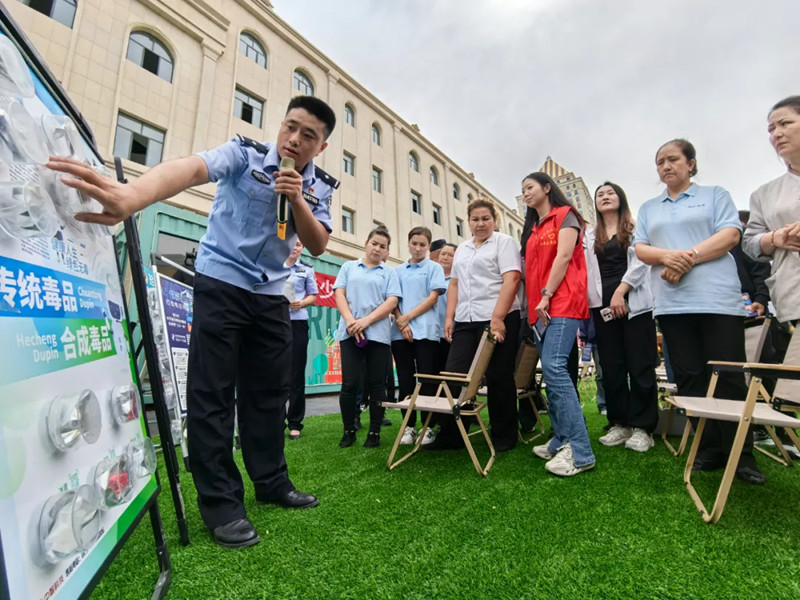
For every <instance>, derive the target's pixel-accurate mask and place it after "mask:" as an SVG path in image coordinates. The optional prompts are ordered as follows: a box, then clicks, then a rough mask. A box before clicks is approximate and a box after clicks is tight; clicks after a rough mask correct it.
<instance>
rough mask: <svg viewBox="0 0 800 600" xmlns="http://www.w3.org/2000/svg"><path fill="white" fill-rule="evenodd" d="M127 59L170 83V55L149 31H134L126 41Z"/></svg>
mask: <svg viewBox="0 0 800 600" xmlns="http://www.w3.org/2000/svg"><path fill="white" fill-rule="evenodd" d="M128 60H129V61H131V62H135V63H136V64H137V65H139V66H140V67H142V68H143V69H146V70H147V71H150V72H151V73H152V74H153V75H158V76H159V77H161V79H163V80H164V81H169V82H170V83H172V65H173V60H172V55H171V54H170V53H169V51H168V50H167V49H166V48H165V47H164V44H162V43H161V42H159V41H158V40H157V39H156V38H154V37H153V36H152V35H150V34H149V33H144V32H143V31H135V32H133V33H132V34H131V38H130V40H129V41H128Z"/></svg>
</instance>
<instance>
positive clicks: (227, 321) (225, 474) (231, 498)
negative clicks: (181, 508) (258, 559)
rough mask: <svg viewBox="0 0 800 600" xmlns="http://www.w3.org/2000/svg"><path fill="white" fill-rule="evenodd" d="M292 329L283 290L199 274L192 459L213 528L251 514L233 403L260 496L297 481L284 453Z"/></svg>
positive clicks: (190, 387)
mask: <svg viewBox="0 0 800 600" xmlns="http://www.w3.org/2000/svg"><path fill="white" fill-rule="evenodd" d="M291 346H292V330H291V325H290V324H289V303H288V301H287V300H286V298H285V297H284V296H282V295H281V296H265V295H260V294H253V293H251V292H249V291H247V290H244V289H241V288H238V287H236V286H233V285H230V284H228V283H225V282H223V281H220V280H217V279H214V278H211V277H207V276H204V275H202V274H200V273H198V274H196V276H195V285H194V320H193V323H192V338H191V342H190V344H189V373H188V381H187V384H186V390H187V403H188V417H187V421H188V443H189V462H190V465H191V469H192V478H193V479H194V484H195V487H197V505H198V507H199V508H200V515H201V516H202V517H203V521H204V522H205V524H206V526H207V527H209V528H211V529H213V528H214V527H218V526H219V525H224V524H225V523H229V522H230V521H233V520H236V519H241V518H243V517H244V516H245V509H244V504H243V500H244V484H243V482H242V476H241V474H240V473H239V469H238V468H237V466H236V463H235V462H234V460H233V429H234V408H236V409H238V414H239V419H238V421H239V435H240V438H241V442H242V456H243V458H244V464H245V468H246V469H247V473H248V475H249V476H250V479H252V480H253V483H254V486H255V491H256V495H257V496H258V497H259V498H265V499H268V498H273V497H276V496H280V495H282V494H284V493H286V492H288V491H291V490H293V489H294V486H293V485H292V483H291V482H290V481H289V473H288V470H287V468H286V459H285V458H284V455H283V437H284V436H283V432H284V417H285V410H286V397H287V396H288V394H289V370H290V368H291Z"/></svg>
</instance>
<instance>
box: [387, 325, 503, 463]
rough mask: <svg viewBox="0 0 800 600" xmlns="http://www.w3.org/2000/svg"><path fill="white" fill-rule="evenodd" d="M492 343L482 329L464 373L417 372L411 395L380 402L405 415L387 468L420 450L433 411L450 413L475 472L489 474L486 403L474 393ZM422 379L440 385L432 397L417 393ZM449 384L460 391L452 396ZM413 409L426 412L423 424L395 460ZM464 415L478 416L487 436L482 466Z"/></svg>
mask: <svg viewBox="0 0 800 600" xmlns="http://www.w3.org/2000/svg"><path fill="white" fill-rule="evenodd" d="M495 343H496V341H495V339H494V337H492V336H491V335H490V334H489V331H488V330H487V331H484V333H483V336H482V337H481V340H480V342H479V343H478V349H477V350H476V352H475V358H473V359H472V364H471V365H470V367H469V371H468V372H467V373H450V372H447V371H443V372H442V373H441V374H439V375H428V374H423V373H416V378H417V385H416V386H415V388H414V393H413V394H411V396H408V397H406V398H404V399H403V400H402V401H401V402H385V403H384V404H383V406H385V407H386V408H402V409H406V414H405V417H403V423H402V424H401V425H400V431H398V433H397V438H396V439H395V441H394V446H392V452H391V454H389V460H388V461H387V463H386V467H387V468H388V469H389V470H390V471H391V470H392V469H394V468H395V467H396V466H397V465H399V464H400V463H402V462H403V461H405V460H407V459H408V458H410V457H411V456H413V455H414V454H416V453H417V452H418V451H419V449H420V447H421V445H422V440H423V438H424V437H425V432H426V431H427V430H428V426H429V424H430V420H431V416H432V415H433V413H440V414H449V415H452V416H453V417H454V418H455V420H456V425H457V426H458V430H459V432H460V433H461V437H462V438H463V439H464V444H465V445H466V447H467V450H468V451H469V456H470V458H471V459H472V464H473V465H475V469H476V470H477V471H478V473H480V474H481V475H483V476H486V475H487V474H488V473H489V469H491V468H492V463H494V458H495V451H494V445H493V444H492V440H491V438H490V437H489V432H488V431H487V429H486V424H485V423H484V422H483V417H482V416H481V411H482V410H483V409H484V407H485V406H486V400H483V401H478V400H477V396H478V388H479V386H480V384H481V379H482V378H483V375H484V373H485V372H486V368H487V367H488V366H489V360H490V359H491V358H492V352H494V347H495ZM425 381H436V382H439V387H438V389H437V390H436V394H435V395H434V396H423V395H422V394H420V388H421V387H422V383H423V382H425ZM448 383H450V384H457V385H460V386H461V393H460V394H459V395H458V396H457V397H453V395H452V393H451V392H450V386H449V385H448ZM415 410H422V411H427V412H428V417H427V418H426V419H425V423H424V424H423V425H422V430H421V431H420V432H419V435H418V436H417V441H416V443H415V444H414V447H413V448H412V449H411V450H410V451H409V452H408V453H407V454H405V455H404V456H401V457H400V458H399V459H397V460H396V461H395V460H394V457H395V455H396V454H397V449H398V448H399V447H400V439H401V438H402V437H403V431H405V428H406V426H407V425H408V419H409V417H410V416H411V413H412V412H413V411H415ZM464 416H472V417H475V418H476V419H477V421H478V425H479V426H480V431H481V432H482V433H483V437H484V438H485V439H486V443H487V445H488V446H489V452H490V457H489V460H488V461H487V462H486V465H484V466H481V463H480V461H479V460H478V457H477V456H476V455H475V450H474V449H473V447H472V443H471V442H470V439H469V438H470V435H469V434H467V430H466V428H465V427H464V423H463V421H462V417H464ZM475 433H478V432H475Z"/></svg>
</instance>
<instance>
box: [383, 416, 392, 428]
mask: <svg viewBox="0 0 800 600" xmlns="http://www.w3.org/2000/svg"><path fill="white" fill-rule="evenodd" d="M391 426H392V422H391V421H390V420H389V419H387V418H386V417H383V420H382V421H381V427H391Z"/></svg>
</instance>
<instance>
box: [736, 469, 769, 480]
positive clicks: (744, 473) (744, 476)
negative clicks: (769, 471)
mask: <svg viewBox="0 0 800 600" xmlns="http://www.w3.org/2000/svg"><path fill="white" fill-rule="evenodd" d="M736 479H741V480H742V481H744V482H745V483H752V484H753V485H761V484H762V483H766V481H767V477H766V476H765V475H764V474H763V473H762V472H761V471H760V470H759V469H758V467H756V466H755V465H752V466H741V465H740V466H739V467H737V468H736Z"/></svg>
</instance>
